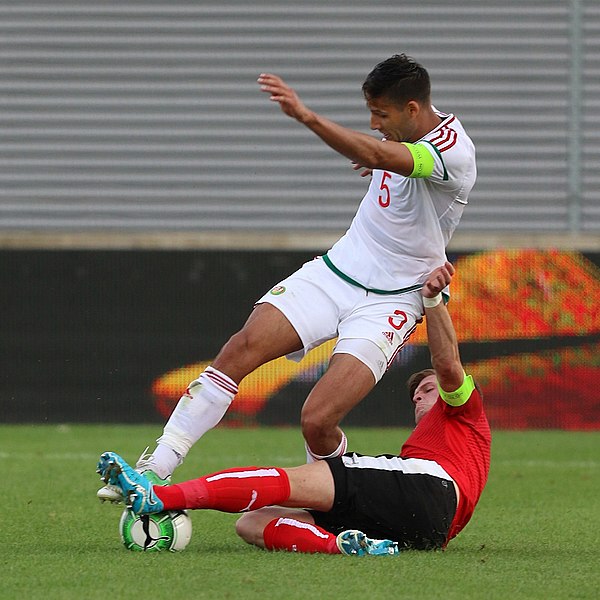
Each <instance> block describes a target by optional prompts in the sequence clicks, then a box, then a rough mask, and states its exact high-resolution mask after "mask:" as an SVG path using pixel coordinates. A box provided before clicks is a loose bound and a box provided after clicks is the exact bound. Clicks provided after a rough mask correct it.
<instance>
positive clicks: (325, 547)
mask: <svg viewBox="0 0 600 600" xmlns="http://www.w3.org/2000/svg"><path fill="white" fill-rule="evenodd" d="M336 537H337V536H335V535H334V534H333V533H329V532H328V531H325V530H324V529H323V528H322V527H319V526H318V525H312V524H311V523H304V522H303V521H297V520H296V519H290V518H287V517H281V518H278V519H273V520H272V521H269V523H267V525H266V527H265V529H264V531H263V540H264V542H265V547H266V548H267V549H268V550H288V551H290V552H320V553H322V554H341V552H340V550H339V548H338V547H337V544H336Z"/></svg>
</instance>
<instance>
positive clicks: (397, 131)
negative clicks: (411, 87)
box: [367, 98, 419, 142]
mask: <svg viewBox="0 0 600 600" xmlns="http://www.w3.org/2000/svg"><path fill="white" fill-rule="evenodd" d="M415 107H416V103H415V102H408V103H407V104H406V105H405V106H404V107H403V108H401V107H400V106H398V105H397V104H394V103H393V102H390V101H389V100H387V99H386V98H372V99H370V100H368V101H367V108H368V109H369V111H370V112H371V129H373V130H377V131H379V132H380V133H381V135H383V137H384V138H385V139H387V140H391V141H393V142H414V141H416V140H417V139H418V137H419V136H417V135H416V131H417V119H416V116H417V113H418V111H417V112H415Z"/></svg>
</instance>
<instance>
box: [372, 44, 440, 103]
mask: <svg viewBox="0 0 600 600" xmlns="http://www.w3.org/2000/svg"><path fill="white" fill-rule="evenodd" d="M362 91H363V94H364V96H365V99H366V100H371V99H377V98H386V99H389V100H390V101H391V102H393V103H394V104H397V105H398V106H404V105H405V104H406V103H407V102H409V101H410V100H416V101H417V102H419V103H420V104H429V102H430V97H431V82H430V80H429V73H428V72H427V70H426V69H425V68H424V67H422V66H421V65H420V64H419V63H418V62H416V61H415V60H414V59H412V58H411V57H410V56H406V54H394V56H392V57H390V58H388V59H386V60H384V61H383V62H380V63H379V64H378V65H377V66H376V67H375V68H374V69H373V70H372V71H371V72H370V73H369V74H368V75H367V78H366V79H365V82H364V83H363V86H362Z"/></svg>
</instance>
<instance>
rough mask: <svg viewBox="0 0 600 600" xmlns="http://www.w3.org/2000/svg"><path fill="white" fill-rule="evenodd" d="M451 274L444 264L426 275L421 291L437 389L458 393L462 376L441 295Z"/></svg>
mask: <svg viewBox="0 0 600 600" xmlns="http://www.w3.org/2000/svg"><path fill="white" fill-rule="evenodd" d="M453 275H454V267H453V265H452V264H451V263H450V262H446V263H445V264H444V265H443V266H442V267H438V268H437V269H435V270H434V271H433V272H432V273H431V274H430V275H429V277H428V278H427V281H426V282H425V284H424V285H423V289H422V290H421V294H422V296H423V305H424V307H425V323H426V327H427V338H428V343H429V350H430V352H431V364H432V366H433V369H434V370H435V374H436V377H437V380H438V383H439V384H440V387H441V388H442V389H443V390H445V391H446V392H453V391H455V390H457V389H458V388H459V387H460V386H461V385H462V383H463V380H464V376H465V374H464V369H463V366H462V363H461V361H460V354H459V350H458V341H457V339H456V332H455V330H454V325H453V324H452V319H451V318H450V313H449V312H448V309H447V308H446V305H445V304H444V302H443V299H442V296H441V292H442V290H443V289H444V288H445V287H446V286H447V285H449V284H450V281H451V280H452V277H453Z"/></svg>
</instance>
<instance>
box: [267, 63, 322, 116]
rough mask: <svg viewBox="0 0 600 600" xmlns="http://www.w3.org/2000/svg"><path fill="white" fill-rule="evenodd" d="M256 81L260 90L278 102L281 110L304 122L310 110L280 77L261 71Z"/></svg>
mask: <svg viewBox="0 0 600 600" xmlns="http://www.w3.org/2000/svg"><path fill="white" fill-rule="evenodd" d="M258 83H259V85H260V89H261V91H263V92H265V93H266V94H270V98H269V99H270V100H272V101H273V102H279V106H280V107H281V110H282V111H283V112H284V113H285V114H286V115H288V116H289V117H292V118H294V119H297V120H298V121H300V122H304V121H305V120H306V119H307V118H308V117H309V116H310V114H311V111H310V110H309V109H308V108H306V106H305V105H304V104H303V103H302V101H301V100H300V98H298V94H296V92H295V91H294V90H293V89H292V88H291V87H290V86H289V85H288V84H287V83H285V81H283V79H281V77H278V76H277V75H273V74H271V73H261V74H260V77H259V78H258Z"/></svg>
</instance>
